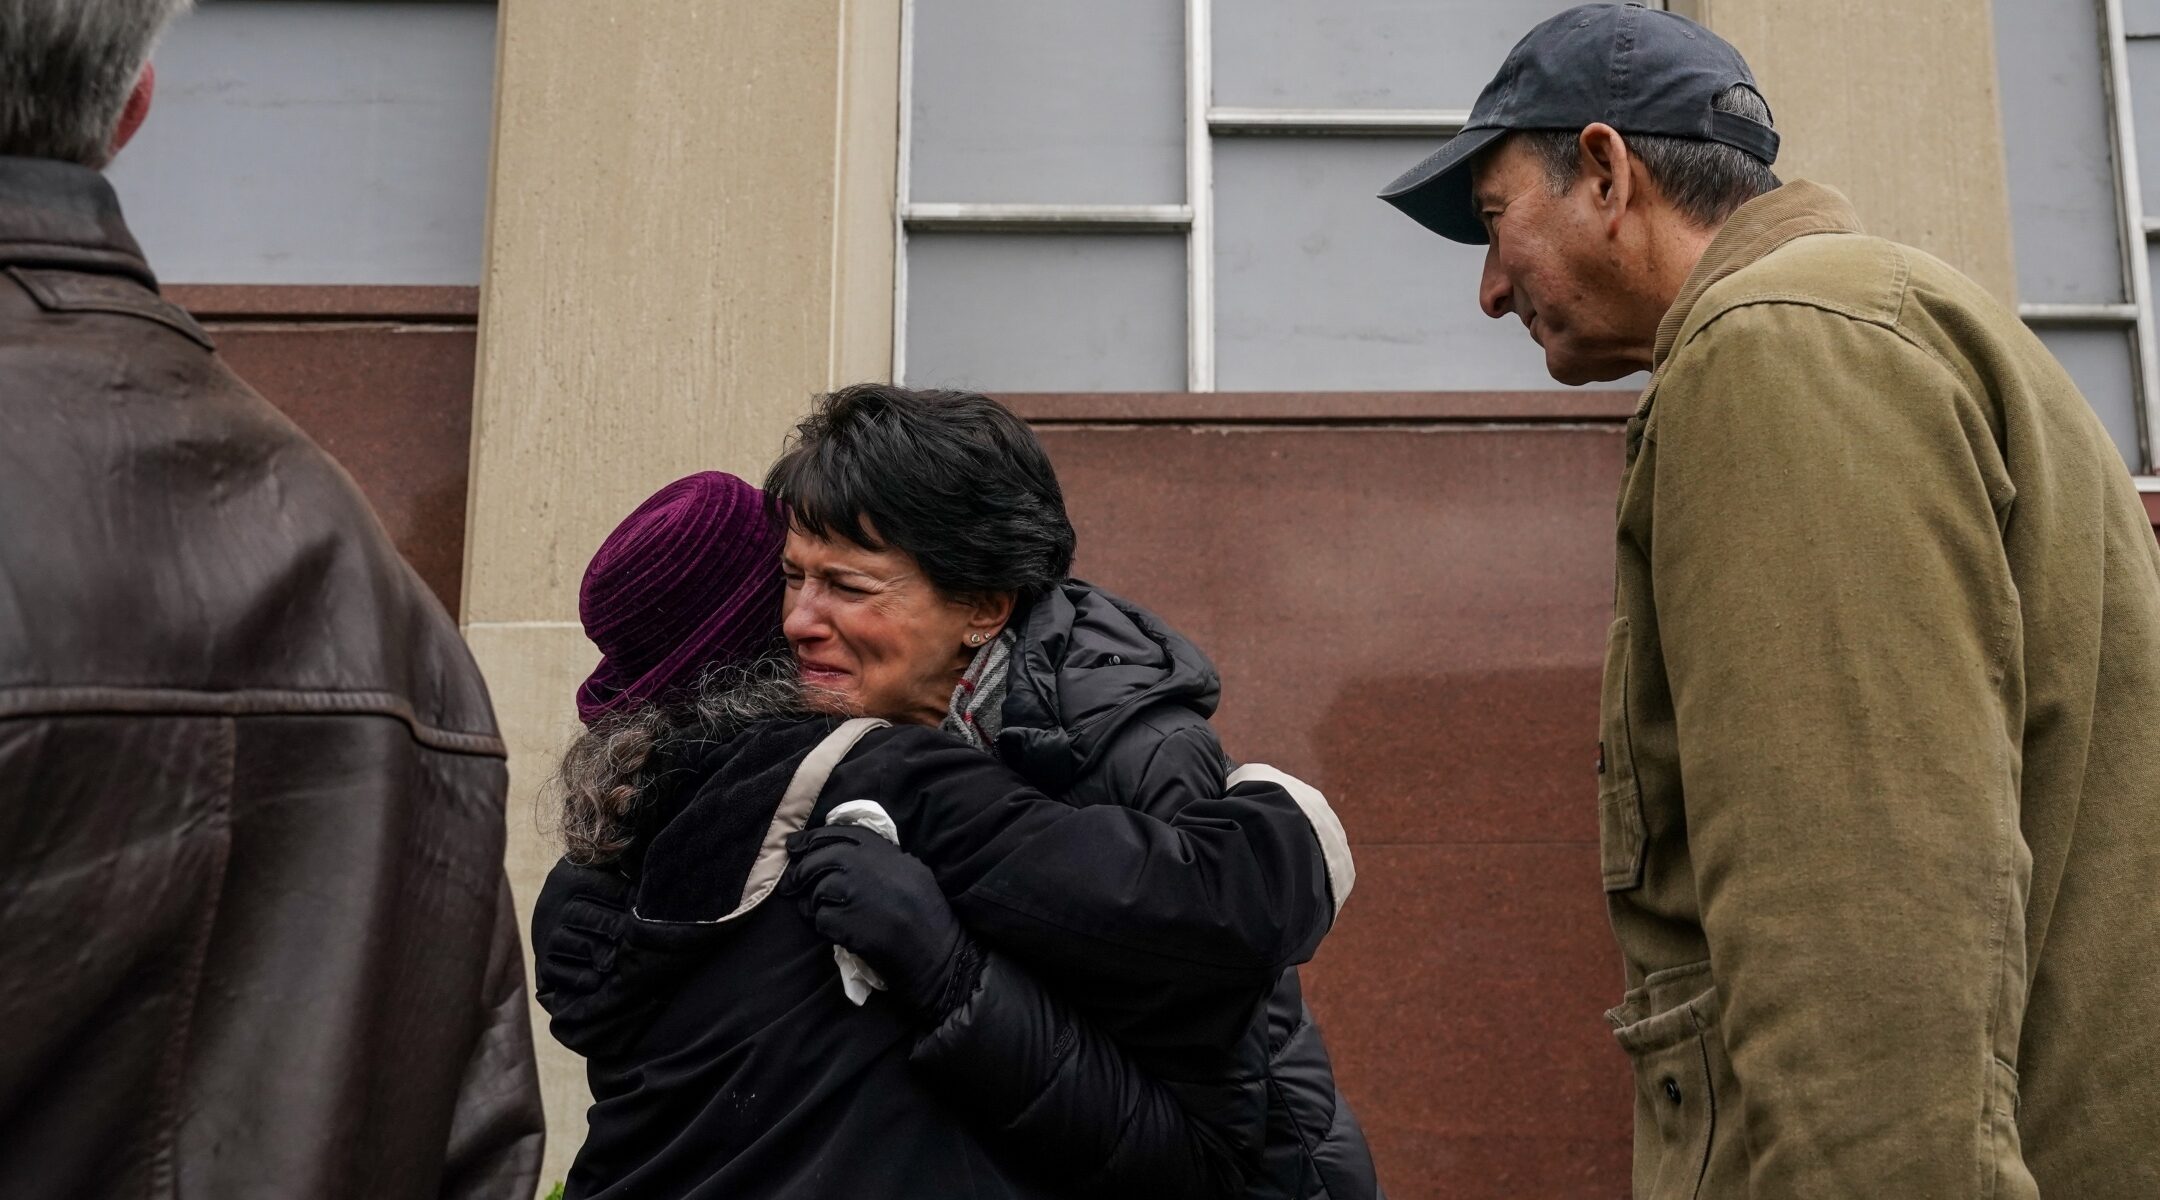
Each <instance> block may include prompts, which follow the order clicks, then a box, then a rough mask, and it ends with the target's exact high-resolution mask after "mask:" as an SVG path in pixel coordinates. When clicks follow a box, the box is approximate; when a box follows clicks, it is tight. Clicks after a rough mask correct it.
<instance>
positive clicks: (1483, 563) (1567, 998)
mask: <svg viewBox="0 0 2160 1200" xmlns="http://www.w3.org/2000/svg"><path fill="white" fill-rule="evenodd" d="M1021 407H1023V408H1033V409H1034V410H1035V413H1036V415H1037V416H1038V418H1040V417H1041V416H1043V415H1045V414H1044V412H1043V406H1042V405H1040V404H1031V403H1028V402H1023V403H1022V404H1021ZM1624 409H1625V406H1624V405H1619V406H1616V405H1615V404H1614V403H1613V402H1610V401H1608V402H1606V403H1605V405H1604V408H1603V409H1602V410H1601V411H1602V412H1604V413H1605V414H1606V416H1607V419H1605V420H1602V421H1593V422H1588V423H1583V424H1559V425H1542V426H1529V425H1507V426H1499V425H1489V424H1488V425H1478V424H1452V423H1429V424H1412V425H1402V426H1392V427H1391V426H1379V425H1371V426H1354V427H1344V426H1315V427H1305V428H1294V427H1285V426H1283V425H1281V424H1265V423H1238V424H1224V425H1214V426H1204V425H1177V424H1162V425H1158V424H1150V425H1125V426H1114V425H1086V424H1065V423H1055V422H1045V423H1044V424H1043V425H1042V433H1043V438H1044V441H1045V442H1046V444H1047V445H1048V446H1049V447H1050V450H1051V453H1052V455H1053V457H1054V458H1055V459H1056V460H1057V464H1058V470H1059V473H1060V475H1061V477H1062V478H1063V479H1064V481H1065V486H1066V490H1067V496H1068V500H1069V502H1070V505H1071V508H1072V512H1073V516H1074V518H1075V521H1076V523H1077V525H1078V526H1079V530H1080V564H1079V570H1080V572H1081V573H1082V575H1083V576H1084V577H1087V578H1090V579H1093V580H1094V581H1096V582H1098V583H1101V584H1103V585H1105V586H1107V587H1110V588H1113V589H1115V590H1118V591H1122V592H1126V593H1129V594H1131V595H1133V596H1134V597H1136V598H1138V599H1141V600H1142V601H1143V602H1145V603H1146V604H1148V605H1149V606H1150V607H1152V608H1155V609H1157V610H1159V611H1160V612H1161V613H1162V614H1163V615H1164V616H1165V617H1166V618H1168V619H1169V620H1171V621H1172V622H1173V623H1175V624H1177V625H1178V626H1179V627H1180V628H1182V629H1184V630H1186V631H1187V632H1188V633H1190V634H1191V635H1192V636H1193V637H1194V638H1195V639H1196V640H1198V641H1199V642H1200V643H1201V644H1202V645H1203V646H1204V647H1206V648H1207V649H1208V650H1209V652H1210V653H1211V654H1213V655H1214V656H1215V658H1216V661H1217V663H1218V664H1219V666H1220V667H1221V669H1222V672H1223V677H1224V683H1225V686H1224V704H1223V710H1222V714H1221V718H1220V722H1219V724H1220V727H1221V729H1222V732H1223V736H1224V740H1225V742H1226V743H1227V745H1228V746H1229V749H1230V751H1231V753H1232V754H1233V755H1235V756H1237V757H1240V758H1245V759H1253V760H1262V761H1267V762H1270V763H1273V764H1274V765H1276V766H1278V767H1281V768H1283V769H1285V770H1288V771H1291V772H1293V773H1295V774H1298V775H1300V776H1302V777H1304V778H1306V779H1308V780H1310V781H1311V782H1313V783H1315V784H1316V785H1318V786H1320V787H1321V788H1322V789H1324V790H1325V791H1326V792H1327V793H1328V795H1329V796H1330V797H1331V798H1332V799H1333V801H1334V803H1335V804H1336V806H1337V809H1338V811H1339V812H1340V814H1341V816H1342V818H1343V821H1344V824H1345V825H1346V827H1347V828H1348V830H1349V832H1350V836H1351V839H1352V842H1353V843H1354V846H1355V849H1356V854H1357V861H1358V868H1359V871H1358V885H1357V891H1356V894H1355V896H1354V898H1353V899H1352V900H1351V901H1350V903H1349V906H1348V908H1347V909H1346V910H1345V912H1344V914H1343V917H1342V920H1341V922H1340V924H1339V925H1338V926H1337V928H1336V930H1335V932H1334V933H1333V934H1332V935H1331V936H1330V938H1329V940H1328V942H1327V944H1326V945H1325V946H1324V947H1323V949H1322V950H1321V953H1320V956H1319V957H1318V959H1317V960H1316V961H1315V962H1314V963H1313V964H1312V965H1311V966H1310V967H1309V968H1308V969H1307V976H1306V979H1307V983H1306V987H1307V991H1308V994H1309V995H1310V997H1311V1002H1312V1006H1313V1008H1314V1010H1315V1012H1316V1013H1317V1015H1318V1017H1319V1020H1320V1022H1321V1024H1322V1027H1323V1028H1324V1029H1325V1031H1326V1034H1327V1040H1328V1043H1329V1046H1330V1048H1331V1049H1332V1051H1333V1053H1334V1056H1335V1063H1336V1067H1337V1070H1338V1073H1339V1079H1340V1082H1341V1084H1342V1087H1343V1089H1344V1091H1345V1092H1346V1093H1347V1095H1348V1096H1349V1098H1350V1100H1351V1101H1352V1102H1353V1104H1355V1106H1356V1108H1357V1111H1358V1114H1359V1116H1360V1118H1361V1119H1362V1120H1363V1121H1364V1123H1365V1128H1366V1130H1367V1132H1368V1134H1369V1135H1370V1136H1371V1139H1372V1144H1373V1150H1374V1153H1375V1155H1376V1156H1377V1158H1378V1160H1379V1164H1380V1171H1381V1175H1382V1179H1383V1182H1384V1183H1385V1184H1386V1186H1387V1189H1388V1192H1389V1194H1390V1195H1391V1196H1394V1197H1397V1198H1398V1200H1413V1198H1418V1197H1479V1198H1483V1197H1494V1198H1497V1197H1522V1196H1541V1197H1542V1196H1567V1197H1619V1196H1624V1195H1625V1194H1626V1193H1627V1187H1628V1182H1627V1181H1628V1168H1627V1164H1628V1151H1629V1136H1630V1134H1629V1117H1628V1111H1629V1083H1628V1076H1627V1071H1626V1068H1625V1064H1624V1061H1623V1059H1622V1057H1621V1055H1620V1052H1619V1051H1618V1050H1617V1049H1616V1048H1615V1047H1614V1045H1613V1043H1612V1038H1611V1035H1610V1033H1609V1032H1608V1031H1607V1026H1606V1025H1605V1022H1604V1021H1603V1019H1602V1015H1601V1014H1602V1013H1603V1012H1604V1010H1605V1009H1606V1008H1608V1007H1610V1006H1612V1005H1613V1004H1616V1003H1617V1002H1618V1001H1619V992H1620V986H1621V985H1620V968H1619V964H1618V960H1617V957H1616V952H1615V950H1614V949H1613V946H1612V941H1611V935H1610V932H1609V930H1608V928H1607V925H1606V919H1605V913H1604V906H1603V894H1602V892H1601V891H1600V890H1599V886H1598V872H1597V850H1596V837H1597V818H1596V810H1595V807H1594V804H1593V799H1594V792H1595V784H1594V782H1593V779H1592V775H1593V772H1594V768H1595V762H1596V756H1597V693H1598V676H1599V671H1600V668H1601V657H1602V646H1603V636H1604V631H1605V627H1606V624H1607V622H1608V620H1609V619H1610V612H1611V601H1612V545H1611V538H1612V510H1613V500H1614V492H1615V488H1616V486H1617V481H1618V477H1619V469H1620V454H1621V438H1620V427H1619V425H1618V423H1617V422H1616V421H1613V420H1611V419H1610V417H1611V416H1612V415H1616V414H1617V413H1618V412H1620V411H1624ZM1233 415H1235V414H1233ZM1270 416H1272V414H1262V415H1261V416H1260V420H1263V421H1264V420H1267V419H1269V417H1270ZM1276 419H1279V418H1276Z"/></svg>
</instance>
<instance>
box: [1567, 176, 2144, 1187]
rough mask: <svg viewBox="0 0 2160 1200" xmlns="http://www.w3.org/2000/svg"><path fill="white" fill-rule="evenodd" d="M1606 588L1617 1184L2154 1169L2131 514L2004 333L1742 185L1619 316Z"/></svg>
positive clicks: (2127, 496) (2120, 1180)
mask: <svg viewBox="0 0 2160 1200" xmlns="http://www.w3.org/2000/svg"><path fill="white" fill-rule="evenodd" d="M1616 610H1617V612H1616V617H1617V619H1616V620H1615V621H1614V622H1613V625H1612V628H1611V632H1610V640H1609V645H1608V649H1607V657H1606V667H1605V685H1604V699H1603V705H1602V717H1601V743H1602V744H1601V746H1600V752H1599V756H1598V760H1599V761H1598V766H1599V801H1598V809H1599V823H1600V835H1601V839H1600V840H1601V843H1602V854H1601V857H1602V868H1603V876H1604V886H1605V890H1606V892H1607V893H1608V899H1609V902H1610V909H1611V916H1612V923H1613V928H1614V932H1615V934H1616V935H1617V936H1618V939H1619V942H1620V947H1621V951H1622V955H1623V957H1624V959H1625V964H1626V977H1627V984H1628V987H1629V989H1630V990H1629V991H1628V993H1627V995H1626V997H1625V1001H1624V1003H1623V1004H1622V1005H1621V1006H1620V1007H1618V1008H1616V1009H1615V1010H1614V1011H1613V1012H1612V1014H1610V1015H1611V1019H1612V1021H1613V1023H1614V1025H1615V1027H1616V1030H1617V1034H1618V1039H1619V1042H1620V1045H1621V1047H1622V1048H1623V1049H1624V1050H1625V1051H1626V1052H1627V1054H1628V1055H1629V1056H1630V1057H1631V1059H1632V1061H1633V1066H1634V1072H1635V1082H1636V1100H1635V1104H1636V1113H1635V1117H1636V1120H1635V1194H1636V1195H1637V1196H1638V1197H1655V1198H1658V1200H1664V1198H1666V1197H1706V1198H1708V1197H1715V1198H1718V1200H1727V1198H1740V1197H1788V1196H1791V1197H1799V1196H1808V1197H1822V1196H1885V1197H1889V1196H1895V1197H1900V1198H1901V1200H1920V1198H1923V1197H1936V1198H1939V1200H1953V1198H1955V1200H1966V1198H1972V1197H2004V1198H2018V1197H2031V1196H2035V1195H2045V1196H2049V1197H2077V1198H2078V1200H2113V1198H2118V1197H2119V1198H2123V1200H2128V1198H2130V1197H2151V1196H2160V550H2156V547H2155V543H2154V540H2153V534H2152V530H2151V528H2150V527H2149V525H2148V524H2147V521H2146V518H2145V514H2144V512H2143V511H2142V509H2141V507H2140V505H2139V503H2138V499H2137V496H2136V494H2135V492H2134V490H2133V487H2132V484H2131V481H2130V478H2129V476H2128V473H2127V472H2126V471H2125V470H2124V467H2123V463H2122V459H2121V457H2120V456H2119V454H2118V453H2117V451H2116V450H2115V448H2114V446H2113V445H2112V444H2110V442H2109V439H2108V436H2107V434H2106V433H2105V432H2104V431H2103V430H2102V428H2101V425H2100V423H2099V421H2098V420H2097V419H2096V418H2095V417H2094V415H2093V413H2092V411H2091V410H2090V408H2089V407H2088V406H2087V404H2086V402H2085V401H2084V399H2083V398H2082V397H2081V396H2080V395H2079V393H2078V390H2077V388H2076V386H2075V385H2074V384H2073V383H2072V382H2071V380H2070V378H2069V377H2068V376H2067V375H2066V374H2065V373H2064V371H2063V369H2062V368H2061V367H2060V366H2059V365H2058V364H2057V363H2056V362H2055V361H2054V359H2053V358H2052V357H2050V355H2049V354H2048V352H2047V350H2046V349H2045V348H2044V347H2043V346H2042V345H2041V344H2040V342H2039V341H2038V340H2037V339H2035V338H2034V337H2033V336H2032V334H2031V333H2029V332H2028V331H2027V330H2026V329H2025V328H2023V326H2021V325H2020V324H2019V323H2018V321H2017V320H2016V318H2015V317H2013V316H2012V315H2011V314H2010V313H2009V312H2007V311H2005V310H2004V309H2003V308H2002V306H2001V305H1999V304H1998V303H1996V302H1995V301H1994V300H1993V299H1992V298H1991V297H1989V296H1988V295H1987V294H1986V293H1985V292H1983V291H1982V290H1981V289H1980V288H1979V287H1978V286H1977V285H1975V284H1974V283H1972V282H1971V281H1970V280H1968V279H1966V278H1965V277H1963V276H1962V275H1960V274H1958V273H1957V272H1956V271H1954V270H1952V269H1951V268H1949V267H1947V266H1945V265H1944V264H1942V263H1941V262H1938V261H1936V260H1935V259H1933V258H1930V257H1928V256H1927V255H1925V254H1923V253H1921V252H1919V251H1916V250H1913V249H1910V248H1908V247H1905V246H1900V245H1896V244H1893V243H1891V242H1887V241H1883V240H1880V239H1877V238H1871V237H1867V236H1865V235H1864V234H1863V233H1862V232H1861V231H1860V229H1859V226H1858V223H1857V220H1856V218H1855V217H1854V214H1853V212H1852V210H1851V208H1850V207H1849V206H1848V205H1847V203H1846V202H1845V200H1844V199H1843V198H1842V197H1841V196H1839V195H1837V194H1836V193H1835V192H1832V191H1830V190H1829V189H1827V188H1824V187H1820V186H1817V185H1814V184H1809V183H1804V182H1795V183H1791V184H1788V185H1786V186H1784V187H1782V188H1780V189H1778V190H1776V191H1774V192H1772V193H1770V194H1768V195H1765V196H1763V197H1760V198H1758V199H1756V200H1754V201H1751V202H1750V203H1748V204H1747V205H1746V206H1744V207H1743V208H1741V209H1740V210H1739V212H1738V213H1737V214H1735V215H1734V217H1733V218H1732V219H1731V221H1730V222H1729V223H1728V224H1727V225H1726V226H1725V227H1724V228H1723V229H1722V231H1721V232H1720V233H1719V234H1718V235H1717V238H1716V240H1715V241H1714V242H1713V244H1712V245H1711V246H1710V248H1709V251H1708V252H1707V253H1706V254H1705V255H1704V257H1703V259H1702V261H1701V263H1700V264H1699V266H1698V267H1697V268H1696V270H1695V272H1694V273H1693V275H1692V276H1691V278H1690V279H1689V281H1688V283H1687V285H1686V287H1685V288H1684V289H1683V290H1682V292H1681V295H1680V297H1679V299H1678V301H1677V302H1676V303H1675V304H1674V305H1673V306H1672V309H1671V311H1670V312H1669V313H1668V314H1667V315H1666V317H1665V319H1664V323H1663V325H1662V327H1661V329H1660V330H1659V335H1658V340H1657V347H1656V353H1655V359H1654V374H1653V376H1652V379H1651V382H1650V385H1649V387H1648V388H1647V389H1646V390H1645V392H1644V393H1643V397H1642V403H1641V406H1640V408H1639V409H1638V411H1637V413H1636V415H1635V417H1634V419H1633V420H1632V421H1630V422H1629V424H1628V430H1627V467H1626V473H1625V476H1624V480H1623V485H1622V493H1621V500H1620V510H1619V531H1618V582H1617V599H1616Z"/></svg>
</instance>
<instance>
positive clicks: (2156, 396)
mask: <svg viewBox="0 0 2160 1200" xmlns="http://www.w3.org/2000/svg"><path fill="white" fill-rule="evenodd" d="M2097 3H2098V4H2099V8H2100V41H2101V51H2102V56H2103V57H2104V58H2105V60H2106V62H2105V64H2104V65H2105V67H2106V69H2105V70H2104V71H2103V72H2102V74H2101V80H2102V82H2103V83H2104V84H2105V85H2106V91H2107V107H2108V144H2109V148H2110V150H2111V151H2112V159H2113V164H2114V179H2115V214H2116V220H2117V235H2116V241H2117V242H2118V243H2120V244H2121V246H2122V258H2123V262H2122V272H2123V274H2122V282H2123V286H2124V290H2125V291H2126V292H2127V293H2128V295H2129V297H2130V299H2129V300H2128V301H2127V302H2126V303H2121V304H2020V305H2018V316H2020V317H2022V318H2024V320H2025V323H2026V324H2027V325H2030V326H2033V327H2035V328H2046V327H2050V326H2053V327H2058V328H2062V327H2069V328H2085V329H2126V330H2127V331H2128V332H2129V333H2130V335H2131V337H2130V342H2131V347H2132V349H2131V355H2132V360H2133V361H2132V370H2131V372H2130V378H2131V380H2132V388H2133V390H2134V392H2135V395H2134V396H2133V398H2132V403H2131V408H2132V410H2133V411H2134V412H2135V414H2136V417H2137V427H2138V438H2137V449H2138V459H2139V461H2138V463H2137V464H2136V467H2137V469H2136V474H2137V485H2138V490H2139V491H2141V492H2160V478H2156V477H2155V476H2154V473H2153V472H2154V470H2155V468H2156V467H2160V461H2156V458H2155V453H2154V451H2155V437H2156V436H2160V349H2156V348H2155V341H2156V339H2155V331H2154V323H2153V292H2152V271H2151V268H2150V265H2149V263H2148V260H2147V258H2146V248H2147V246H2148V244H2149V243H2151V242H2153V241H2156V240H2160V220H2156V219H2153V218H2149V217H2147V216H2146V215H2145V194H2144V187H2143V184H2142V183H2141V181H2140V180H2139V178H2138V152H2137V114H2136V112H2135V110H2134V107H2135V106H2134V104H2133V102H2132V98H2131V93H2130V36H2129V33H2128V25H2127V23H2126V22H2125V21H2124V20H2123V0H2097ZM2156 37H2160V34H2145V35H2141V38H2156Z"/></svg>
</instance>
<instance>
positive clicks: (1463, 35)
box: [1214, 0, 1572, 182]
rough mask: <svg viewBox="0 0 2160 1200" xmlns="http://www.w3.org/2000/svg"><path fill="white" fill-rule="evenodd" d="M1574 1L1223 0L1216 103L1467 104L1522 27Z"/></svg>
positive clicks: (1217, 23)
mask: <svg viewBox="0 0 2160 1200" xmlns="http://www.w3.org/2000/svg"><path fill="white" fill-rule="evenodd" d="M1569 7H1572V5H1571V4H1569V3H1568V0H1356V2H1355V3H1331V4H1319V3H1314V2H1313V0H1216V4H1215V11H1214V30H1215V60H1214V68H1215V103H1217V104H1219V105H1222V106H1224V107H1229V108H1468V107H1470V105H1471V102H1473V101H1475V100H1476V99H1477V95H1478V92H1480V91H1482V90H1483V89H1484V87H1485V81H1486V80H1488V79H1491V78H1492V76H1493V72H1495V71H1497V70H1499V69H1500V60H1501V59H1502V58H1504V57H1506V56H1507V52H1508V50H1509V49H1510V48H1511V47H1513V46H1514V45H1515V43H1516V42H1517V41H1519V40H1521V38H1522V35H1524V34H1526V33H1528V32H1530V27H1531V26H1533V25H1536V24H1537V23H1538V22H1539V21H1542V20H1544V19H1545V18H1547V17H1549V16H1551V15H1553V14H1554V13H1556V12H1559V11H1561V10H1562V9H1565V8H1569ZM1383 182H1384V181H1383Z"/></svg>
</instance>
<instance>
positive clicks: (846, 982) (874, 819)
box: [825, 800, 900, 1007]
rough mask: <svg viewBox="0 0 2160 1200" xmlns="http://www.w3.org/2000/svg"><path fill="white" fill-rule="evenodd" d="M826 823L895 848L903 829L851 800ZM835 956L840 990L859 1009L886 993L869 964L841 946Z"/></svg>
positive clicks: (875, 806)
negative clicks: (873, 995) (852, 827)
mask: <svg viewBox="0 0 2160 1200" xmlns="http://www.w3.org/2000/svg"><path fill="white" fill-rule="evenodd" d="M825 823H826V824H827V825H860V826H862V827H863V828H864V829H867V830H869V831H870V832H872V833H874V834H876V835H878V836H879V837H881V838H884V839H885V840H886V841H888V842H891V843H892V844H893V845H895V846H897V845H899V844H900V827H899V826H897V825H895V824H893V819H892V815H891V814H889V813H887V812H886V811H885V806H884V805H882V804H879V803H878V802H877V801H875V800H850V801H848V802H847V803H846V804H842V805H840V806H839V807H837V808H835V809H833V810H832V812H830V813H828V814H827V815H826V817H825ZM832 956H833V961H834V962H836V963H838V964H840V988H841V990H842V991H845V992H846V993H847V998H848V999H849V1000H852V1001H854V1002H855V1004H856V1006H857V1007H860V1006H861V1005H862V1004H863V1003H864V1002H865V1001H867V1000H869V999H870V993H871V992H873V991H876V992H882V991H884V990H885V981H884V980H883V979H880V978H878V973H877V972H876V971H874V970H872V969H871V968H870V964H869V963H866V962H864V961H863V960H862V959H860V958H857V957H855V955H854V954H852V953H850V952H848V951H847V950H844V949H842V948H840V947H839V946H834V947H833V948H832Z"/></svg>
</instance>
